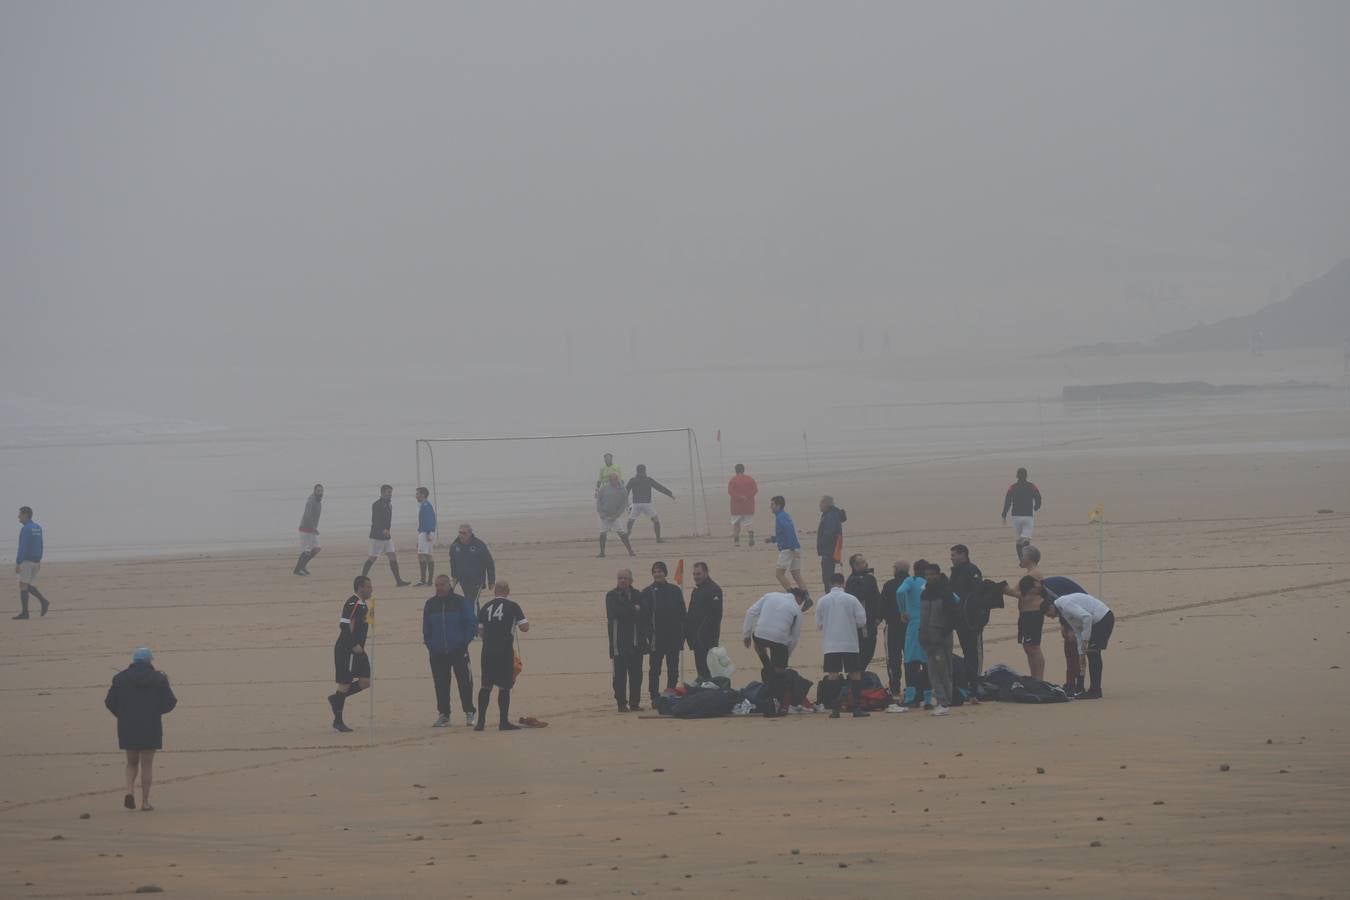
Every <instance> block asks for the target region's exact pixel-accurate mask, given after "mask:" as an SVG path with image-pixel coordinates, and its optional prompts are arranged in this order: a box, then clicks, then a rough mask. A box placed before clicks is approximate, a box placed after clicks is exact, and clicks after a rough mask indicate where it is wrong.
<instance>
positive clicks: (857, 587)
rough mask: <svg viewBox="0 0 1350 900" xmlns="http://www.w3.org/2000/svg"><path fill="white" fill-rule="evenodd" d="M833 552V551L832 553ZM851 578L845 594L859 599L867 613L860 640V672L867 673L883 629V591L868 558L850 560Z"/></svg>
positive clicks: (858, 556) (860, 555)
mask: <svg viewBox="0 0 1350 900" xmlns="http://www.w3.org/2000/svg"><path fill="white" fill-rule="evenodd" d="M831 552H833V551H831ZM848 567H849V570H850V571H849V576H848V581H846V582H844V591H845V593H849V594H852V595H853V596H855V597H857V598H858V601H859V602H860V603H862V605H863V611H864V612H866V613H867V627H866V629H865V630H864V631H863V634H862V636H861V637H860V638H859V640H858V663H859V664H860V665H861V666H862V668H861V669H860V670H859V671H862V672H866V671H867V667H868V665H870V664H871V662H872V658H873V657H875V656H876V655H877V631H878V630H879V629H880V627H881V620H882V610H881V589H880V588H878V587H877V579H876V576H874V575H873V574H872V570H871V569H869V568H868V567H867V557H865V556H863V555H862V554H861V553H855V554H853V555H852V556H850V557H849V558H848Z"/></svg>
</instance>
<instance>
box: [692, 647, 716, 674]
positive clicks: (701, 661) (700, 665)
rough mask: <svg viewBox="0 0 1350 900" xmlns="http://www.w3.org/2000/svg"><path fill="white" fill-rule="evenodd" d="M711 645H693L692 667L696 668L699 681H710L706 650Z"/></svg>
mask: <svg viewBox="0 0 1350 900" xmlns="http://www.w3.org/2000/svg"><path fill="white" fill-rule="evenodd" d="M711 649H712V648H711V647H694V648H693V651H694V668H695V669H697V670H698V680H699V681H712V670H711V669H709V668H708V651H709V650H711Z"/></svg>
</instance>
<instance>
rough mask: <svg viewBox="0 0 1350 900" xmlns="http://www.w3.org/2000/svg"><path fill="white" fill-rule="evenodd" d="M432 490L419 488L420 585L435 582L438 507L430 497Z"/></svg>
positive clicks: (418, 569)
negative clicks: (432, 503) (432, 553)
mask: <svg viewBox="0 0 1350 900" xmlns="http://www.w3.org/2000/svg"><path fill="white" fill-rule="evenodd" d="M430 496H431V492H430V491H428V490H427V489H426V488H424V487H420V488H418V489H417V571H418V581H417V584H418V585H419V586H427V585H431V584H433V583H434V578H435V575H436V563H435V562H434V561H433V560H432V558H431V549H432V546H433V545H434V544H435V543H436V509H435V507H433V506H432V505H431V501H430V500H429V499H428V498H429V497H430Z"/></svg>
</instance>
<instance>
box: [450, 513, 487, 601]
mask: <svg viewBox="0 0 1350 900" xmlns="http://www.w3.org/2000/svg"><path fill="white" fill-rule="evenodd" d="M450 577H451V578H453V579H454V580H455V584H457V585H459V590H460V593H462V594H463V595H464V597H465V599H467V600H468V601H469V603H470V605H472V606H473V614H474V616H477V615H478V610H479V608H480V607H479V603H478V594H479V592H481V591H482V590H483V587H484V586H486V587H487V589H488V590H492V589H493V588H494V587H496V585H497V564H496V562H494V561H493V559H492V551H490V550H488V545H487V544H485V543H483V540H482V539H481V538H480V537H478V536H477V535H476V534H474V533H473V526H472V525H470V524H469V523H468V522H465V523H464V524H462V525H460V526H459V534H458V535H456V537H455V539H454V540H453V541H451V542H450ZM475 621H476V619H475Z"/></svg>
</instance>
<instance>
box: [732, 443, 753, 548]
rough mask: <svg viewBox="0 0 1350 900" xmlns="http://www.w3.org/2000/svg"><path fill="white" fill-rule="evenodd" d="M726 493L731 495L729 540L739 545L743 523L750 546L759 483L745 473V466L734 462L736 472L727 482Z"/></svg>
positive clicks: (751, 543) (751, 544)
mask: <svg viewBox="0 0 1350 900" xmlns="http://www.w3.org/2000/svg"><path fill="white" fill-rule="evenodd" d="M727 493H728V494H730V495H731V542H732V543H733V544H735V545H736V546H737V547H739V546H740V545H741V526H742V525H744V526H745V529H746V531H747V532H748V533H749V535H750V546H751V547H753V546H755V495H756V494H758V493H759V485H758V484H756V483H755V479H753V478H751V477H750V476H749V475H747V474H745V466H744V465H743V464H741V463H736V474H735V475H733V476H731V480H730V481H728V482H727Z"/></svg>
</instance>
